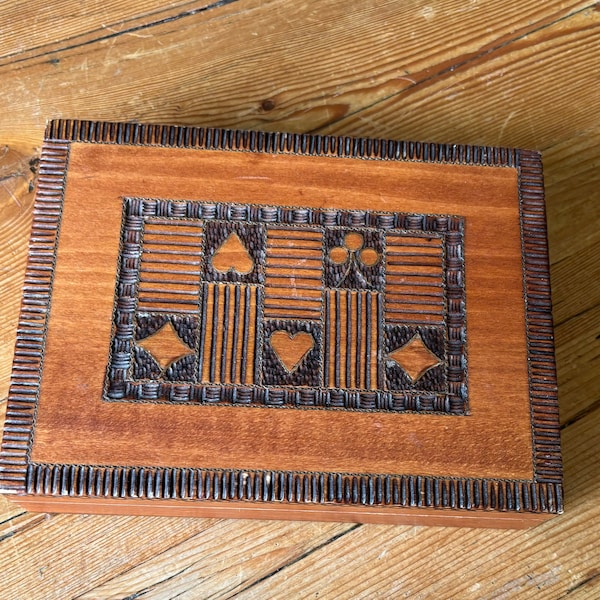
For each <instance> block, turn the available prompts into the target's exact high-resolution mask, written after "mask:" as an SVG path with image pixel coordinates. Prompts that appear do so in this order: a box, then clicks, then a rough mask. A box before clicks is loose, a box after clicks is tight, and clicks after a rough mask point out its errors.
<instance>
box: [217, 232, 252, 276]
mask: <svg viewBox="0 0 600 600" xmlns="http://www.w3.org/2000/svg"><path fill="white" fill-rule="evenodd" d="M211 264H212V266H213V269H215V271H219V273H229V272H230V271H231V272H236V273H239V274H240V275H247V274H248V273H250V272H251V271H252V269H254V261H253V260H252V257H251V256H250V254H249V253H248V250H247V249H246V247H245V246H244V244H243V243H242V240H240V238H239V236H238V235H237V233H232V234H231V235H229V237H228V238H227V239H226V240H225V241H224V242H223V243H222V244H221V246H219V248H217V250H216V251H215V253H214V254H213V257H212V259H211Z"/></svg>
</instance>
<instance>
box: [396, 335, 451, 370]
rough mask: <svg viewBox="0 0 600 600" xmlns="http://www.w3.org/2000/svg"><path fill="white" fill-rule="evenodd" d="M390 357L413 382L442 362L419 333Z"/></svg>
mask: <svg viewBox="0 0 600 600" xmlns="http://www.w3.org/2000/svg"><path fill="white" fill-rule="evenodd" d="M388 357H389V358H391V359H392V360H393V361H394V362H395V363H396V364H398V365H399V366H400V367H401V368H402V369H404V371H405V372H406V374H407V375H408V376H409V377H410V378H411V379H412V381H413V382H414V381H417V380H418V379H419V378H420V377H422V376H423V375H424V374H425V373H426V372H427V371H429V369H431V368H432V367H435V366H437V365H439V364H440V362H441V361H440V359H439V358H438V357H437V356H436V355H435V354H434V353H433V352H432V351H431V350H430V349H429V348H428V347H427V346H426V345H425V343H424V342H423V338H421V335H420V334H419V333H415V335H414V336H413V337H412V338H411V339H410V340H409V341H408V342H406V344H404V345H403V346H400V348H397V349H396V350H394V351H393V352H390V354H389V355H388Z"/></svg>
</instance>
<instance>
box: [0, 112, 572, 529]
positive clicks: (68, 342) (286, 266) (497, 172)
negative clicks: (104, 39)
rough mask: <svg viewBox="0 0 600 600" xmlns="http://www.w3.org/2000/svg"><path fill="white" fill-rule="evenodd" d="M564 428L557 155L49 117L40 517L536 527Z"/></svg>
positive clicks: (28, 497) (35, 296) (35, 368)
mask: <svg viewBox="0 0 600 600" xmlns="http://www.w3.org/2000/svg"><path fill="white" fill-rule="evenodd" d="M15 428H20V429H19V431H26V432H27V433H26V434H21V435H19V436H17V438H15V436H14V435H13V432H14V431H16V429H15ZM558 436H559V434H558V419H557V402H556V383H555V373H554V359H553V342H552V321H551V304H550V289H549V282H548V260H547V245H546V233H545V220H544V201H543V185H542V170H541V162H540V159H539V156H538V154H536V153H535V152H529V151H523V150H511V149H506V148H487V147H469V146H457V145H446V146H443V145H436V144H418V143H408V142H389V141H384V140H365V139H360V140H358V139H350V138H334V137H318V136H303V135H292V134H264V133H256V132H240V131H225V130H214V129H193V128H178V127H166V126H151V125H129V124H114V123H94V122H77V121H54V122H52V123H50V124H49V126H48V130H47V137H46V141H45V144H44V148H43V151H42V159H41V165H40V177H39V182H38V189H37V197H36V208H35V216H34V222H33V230H32V236H31V250H30V258H29V264H28V271H27V282H26V286H25V291H24V301H23V308H22V313H21V322H20V326H19V337H18V342H17V351H16V354H15V363H14V370H13V385H12V388H11V393H10V399H9V408H8V417H7V424H6V430H5V438H4V446H3V458H2V471H1V474H0V483H1V485H2V489H3V491H5V492H13V493H17V494H19V495H20V498H19V501H20V502H22V503H23V504H24V505H25V506H28V507H29V508H38V509H45V508H46V507H50V506H51V507H52V510H82V509H83V507H87V508H88V509H89V510H90V511H92V512H93V511H98V512H103V511H104V512H107V511H108V512H110V511H114V510H117V511H121V512H133V513H136V512H142V513H148V514H155V513H156V511H157V506H158V504H159V503H160V506H161V507H162V506H167V507H168V508H167V509H166V510H167V511H168V512H170V513H171V514H184V513H185V514H190V511H191V514H221V515H228V514H236V515H237V514H239V515H240V516H266V517H271V518H315V519H339V520H344V519H352V520H362V521H380V522H406V521H407V520H408V521H410V522H415V521H419V522H429V523H449V522H453V521H455V520H457V519H458V520H459V521H460V522H464V523H467V524H476V525H477V524H479V525H504V526H511V525H515V526H522V525H523V524H527V523H534V522H537V521H540V520H543V519H545V518H547V517H548V516H550V515H551V514H552V513H556V512H560V511H561V510H562V499H561V498H562V492H561V462H560V447H559V437H558ZM165 502H166V504H165ZM435 509H445V510H435ZM161 510H162V509H161Z"/></svg>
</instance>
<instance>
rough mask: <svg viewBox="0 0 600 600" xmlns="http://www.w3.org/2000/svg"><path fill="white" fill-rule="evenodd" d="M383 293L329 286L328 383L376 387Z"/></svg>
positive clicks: (326, 359)
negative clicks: (336, 288) (332, 288)
mask: <svg viewBox="0 0 600 600" xmlns="http://www.w3.org/2000/svg"><path fill="white" fill-rule="evenodd" d="M379 314H380V309H379V294H378V293H377V292H371V291H356V290H328V291H327V292H326V298H325V323H326V327H325V330H326V331H325V350H324V370H323V377H324V380H325V381H324V385H325V387H329V388H350V389H370V390H372V389H376V388H377V383H378V377H377V372H378V369H377V363H378V361H377V356H378V346H379V331H378V322H379Z"/></svg>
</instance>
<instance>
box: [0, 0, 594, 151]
mask: <svg viewBox="0 0 600 600" xmlns="http://www.w3.org/2000/svg"><path fill="white" fill-rule="evenodd" d="M218 4H219V6H216V5H215V8H212V9H211V10H209V11H206V12H199V13H197V14H195V15H192V16H190V17H188V18H185V19H179V20H177V21H167V22H165V23H162V24H160V23H159V24H158V25H156V26H155V27H152V29H151V37H139V36H143V35H146V34H145V33H144V31H139V32H133V34H131V35H130V34H124V35H121V36H117V37H111V38H106V39H102V37H101V36H100V37H98V36H97V35H94V34H89V35H87V36H84V37H83V38H81V40H79V41H78V45H75V46H74V47H71V44H70V43H67V44H65V45H64V47H65V50H64V51H61V52H58V53H54V54H52V55H51V56H40V57H38V58H32V59H30V60H26V61H24V62H22V63H18V68H15V67H16V65H15V67H13V65H12V64H11V63H10V62H8V63H7V64H5V65H4V66H3V67H0V76H3V74H4V73H6V71H7V69H8V70H11V69H13V68H14V71H12V73H13V74H12V75H11V80H10V81H11V84H10V85H8V87H7V89H6V92H5V94H4V98H5V99H4V101H3V103H2V105H1V107H2V108H3V110H2V111H0V131H2V132H3V135H4V137H5V138H6V139H7V140H9V141H12V140H13V139H23V140H27V141H28V142H29V143H36V141H38V140H39V138H40V137H41V133H42V130H43V124H44V121H45V119H46V118H48V117H51V116H52V117H55V116H59V115H63V114H68V116H70V117H75V118H95V119H104V120H111V119H114V117H115V114H118V115H119V116H120V118H125V119H135V120H143V121H155V122H177V123H183V124H188V123H198V122H201V123H203V124H206V125H215V126H225V127H232V126H235V127H246V128H261V129H268V130H283V131H308V130H314V129H317V128H321V130H323V131H325V130H326V131H335V132H339V131H344V133H351V134H360V135H367V134H365V132H366V131H367V132H368V135H367V137H368V136H372V135H374V134H375V135H388V136H389V135H391V137H396V138H398V137H399V138H404V139H406V138H415V139H432V140H433V139H434V138H435V140H436V141H449V142H465V143H466V142H476V141H483V140H484V139H485V140H486V143H491V144H497V143H503V144H505V145H507V144H509V142H510V143H511V144H512V145H519V144H513V143H512V142H513V140H514V139H515V136H508V135H504V136H503V135H500V136H499V135H498V130H497V127H498V126H501V125H502V123H503V121H502V119H504V120H506V122H505V123H504V128H505V132H506V133H508V132H510V131H515V130H516V129H515V127H516V125H513V126H512V127H511V128H510V129H509V128H508V125H509V121H510V120H513V118H514V117H509V115H510V114H511V112H513V111H514V110H515V109H514V106H515V105H518V106H527V107H528V108H527V111H525V110H524V111H523V114H526V113H527V112H528V111H529V105H530V104H531V103H532V101H533V100H532V98H531V95H533V94H539V93H541V90H542V89H547V88H548V87H549V86H552V85H555V86H558V85H559V84H562V82H564V81H565V79H567V78H568V80H569V81H570V85H571V87H574V89H575V90H577V91H578V93H579V94H581V95H582V100H583V98H584V94H586V91H585V90H584V89H583V86H584V84H585V83H586V82H589V81H591V79H590V78H591V77H593V72H594V71H593V69H590V68H589V65H588V61H587V60H586V57H587V56H589V54H585V53H584V52H583V51H581V50H579V49H578V47H577V46H575V47H574V48H573V49H572V52H577V53H580V54H581V56H580V57H578V59H579V60H578V61H577V62H575V60H574V61H573V62H572V63H571V62H570V61H569V62H568V63H567V62H564V61H558V62H557V61H552V60H551V59H552V58H553V57H554V55H553V54H552V53H551V55H550V56H549V57H547V58H546V61H545V62H544V63H542V64H543V65H544V68H543V69H541V68H540V62H539V61H537V60H536V58H535V56H536V51H537V50H538V48H537V47H536V49H535V50H534V51H533V52H531V50H527V48H528V47H529V46H528V45H525V51H519V52H518V53H517V56H516V57H512V56H507V57H504V55H505V54H506V53H507V51H508V49H512V48H514V46H515V44H516V46H517V48H520V47H521V46H522V45H523V44H524V42H523V41H519V40H520V38H522V37H523V36H524V35H525V34H528V33H531V32H532V31H535V30H536V29H539V28H540V27H546V26H547V25H548V24H549V23H552V22H555V21H557V20H560V19H564V18H565V17H566V16H567V15H569V14H571V13H574V12H576V11H581V10H582V9H583V8H584V7H586V6H589V5H590V4H591V3H590V2H581V1H580V2H569V3H566V4H565V3H563V2H558V1H552V2H544V3H543V4H540V3H539V2H534V1H529V2H524V3H521V4H519V5H517V4H514V3H509V4H508V5H504V4H502V5H500V4H499V3H494V2H492V1H490V0H488V1H487V2H478V3H476V4H469V5H465V4H464V3H463V2H461V1H459V0H452V1H449V2H447V6H445V7H444V8H442V7H439V8H437V9H436V8H434V7H432V6H430V5H429V4H428V3H426V2H419V3H416V4H407V5H404V4H403V5H400V6H398V4H397V3H396V2H385V3H381V2H373V1H372V0H371V1H370V2H362V3H359V4H357V5H355V6H353V7H352V10H343V11H342V10H340V8H339V4H338V3H337V2H335V1H332V2H327V3H319V4H318V5H312V4H297V3H293V5H291V6H290V5H289V3H287V2H281V1H277V2H268V3H263V2H260V1H259V0H251V1H244V2H236V3H234V4H227V5H224V6H221V5H220V3H218ZM199 6H204V3H193V4H192V5H191V6H190V9H193V8H195V7H196V8H197V7H199ZM585 14H587V13H585ZM238 15H239V16H238ZM117 18H118V17H117ZM595 19H597V16H596V17H595ZM111 20H113V21H114V19H111ZM570 21H571V19H569V20H568V21H567V22H569V23H570ZM590 23H594V17H589V18H587V21H586V22H585V24H583V23H578V26H577V27H576V28H575V30H576V31H579V30H580V29H581V28H582V27H585V26H586V25H588V24H590ZM265 24H266V25H265ZM115 27H117V26H116V25H115ZM557 27H558V26H557ZM473 31H476V32H477V34H476V35H474V34H473ZM543 31H545V30H543ZM543 31H542V33H543ZM585 35H586V34H585V32H581V33H578V34H575V36H571V38H574V39H575V41H576V40H577V39H580V38H582V39H585V37H584V36H585ZM588 35H592V34H591V33H590V34H588ZM96 39H98V41H94V40H96ZM546 39H547V38H546ZM512 40H517V42H516V43H513V44H510V43H509V42H511V41H512ZM587 43H588V44H591V43H593V41H592V40H591V39H590V41H589V42H587ZM494 48H497V50H495V54H494V56H498V55H499V56H500V57H501V58H500V62H501V70H500V71H494V75H493V77H492V75H489V76H488V77H487V80H486V81H484V80H483V79H482V78H480V77H478V76H477V71H476V69H477V66H476V67H475V72H474V73H473V74H472V75H473V77H474V79H473V80H471V79H468V80H467V81H462V77H461V76H460V73H462V72H463V70H464V69H465V68H467V66H469V65H471V63H472V62H474V63H475V65H479V64H481V63H482V62H487V60H488V58H489V57H488V55H489V53H490V51H492V50H493V49H494ZM568 49H569V48H564V49H561V51H564V50H568ZM528 53H529V55H531V59H530V60H531V61H534V62H535V65H534V64H531V63H529V62H527V60H524V58H525V57H526V56H527V55H528ZM523 54H524V56H523ZM503 57H504V58H503ZM515 60H518V61H522V62H523V64H524V66H525V67H526V69H525V72H526V73H527V80H529V79H530V78H531V76H532V75H533V74H539V75H536V77H538V76H539V77H540V80H541V81H543V86H542V85H540V83H539V80H536V81H534V83H533V85H532V86H531V87H527V86H525V89H519V88H516V87H515V86H514V84H511V86H512V87H508V86H506V85H505V84H503V83H502V82H503V81H508V79H509V77H508V76H510V75H512V73H513V71H514V75H515V77H518V78H519V79H518V80H519V81H522V82H523V84H521V85H524V84H525V82H526V79H525V78H524V76H523V70H514V69H513V67H512V66H511V65H512V64H513V63H514V61H515ZM56 61H59V62H56ZM494 64H495V63H494ZM461 65H465V66H462V67H461ZM576 65H577V69H576V70H574V67H575V66H576ZM533 67H535V68H533ZM529 69H530V70H529ZM550 69H551V70H550ZM567 69H568V71H567ZM505 75H507V76H505ZM449 77H452V78H453V80H452V81H455V82H456V85H457V86H460V88H459V89H457V90H456V91H454V92H453V93H452V95H450V92H451V91H450V90H449V89H448V88H449V81H448V78H449ZM484 77H485V75H484ZM182 80H185V86H181V81H182ZM421 80H422V81H423V82H425V84H426V85H425V86H424V87H423V86H416V87H415V85H416V83H417V82H419V81H421ZM438 80H439V83H437V82H438ZM315 81H319V85H318V86H315V85H314V84H315ZM132 82H135V86H132ZM486 82H487V83H486ZM422 87H423V90H422V91H420V90H421V88H422ZM463 88H464V89H463ZM142 90H143V91H142ZM435 90H437V92H436V91H435ZM470 90H472V92H471V91H470ZM483 90H486V95H485V96H481V92H482V91H483ZM587 95H588V96H587V97H588V99H589V109H590V112H589V113H582V114H581V115H580V118H581V119H583V118H584V117H585V115H586V114H588V115H592V114H593V111H592V110H591V109H592V106H593V104H594V100H595V99H596V96H595V95H594V94H593V92H592V91H591V90H590V89H588V91H587ZM480 96H481V98H480ZM498 97H502V98H503V100H502V101H503V102H505V103H506V107H505V108H504V109H503V110H502V111H500V116H499V117H497V119H498V120H499V123H498V122H495V123H494V125H495V126H494V127H493V129H492V128H490V124H489V123H488V122H487V118H488V115H490V113H493V114H496V115H498V114H499V113H498V111H497V110H494V111H492V108H491V107H490V103H491V102H494V103H495V104H497V102H498V100H497V98H498ZM561 97H562V98H566V94H564V92H563V94H562V96H561ZM471 98H477V100H476V101H471V100H470V99H471ZM484 101H485V103H484ZM465 103H466V104H467V106H466V108H467V109H468V110H465V109H464V108H462V107H463V106H464V105H465ZM423 104H426V105H427V106H426V107H425V106H423V110H416V108H415V107H416V106H420V105H423ZM557 105H559V103H558V102H557V98H553V102H552V103H551V104H550V105H549V108H552V107H555V106H557ZM4 106H6V107H7V109H6V110H4ZM8 107H10V109H8ZM508 107H510V109H509V110H507V109H508ZM401 108H403V110H400V109H401ZM494 108H495V107H494ZM363 109H364V110H363ZM458 110H460V111H461V114H462V115H463V116H462V117H460V118H459V116H458V114H457V112H456V111H458ZM358 111H362V112H360V113H359V114H360V118H361V119H362V126H361V125H360V122H359V121H358V116H357V117H353V116H352V115H354V114H355V113H357V112H358ZM453 111H454V118H453V119H450V120H449V119H448V118H447V115H448V114H449V113H452V112H453ZM463 111H464V112H463ZM371 114H377V115H378V116H377V118H375V119H374V118H373V117H371V116H370V115H371ZM502 115H503V116H502ZM561 116H562V114H561ZM548 117H549V116H548ZM587 118H588V119H591V118H592V117H591V116H588V117H587ZM340 119H344V121H343V122H339V123H338V121H340ZM440 120H442V121H443V127H444V132H445V136H446V137H443V138H440V135H439V133H438V132H439V131H440V130H439V127H440ZM415 121H416V122H415ZM557 121H559V122H560V123H564V119H557ZM588 122H589V121H588ZM332 123H335V125H332ZM516 123H519V119H516ZM531 123H532V121H531V120H530V121H529V124H531ZM547 123H556V121H554V120H550V118H548V121H547ZM573 125H574V126H575V124H573ZM577 125H579V123H577ZM521 126H522V123H521ZM553 126H554V127H559V125H558V124H556V125H553ZM324 128H328V129H324ZM490 129H492V131H494V130H495V133H493V134H492V133H491V131H490ZM526 131H528V132H530V131H531V130H530V125H527V128H526ZM542 133H544V132H541V131H537V133H536V137H535V140H532V139H531V135H530V137H529V138H524V137H523V136H520V137H519V138H518V139H519V140H521V139H523V140H524V141H529V140H531V141H532V142H533V141H535V142H537V143H539V141H540V138H539V136H540V135H541V134H542ZM534 145H535V144H534ZM545 145H546V144H545Z"/></svg>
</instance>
